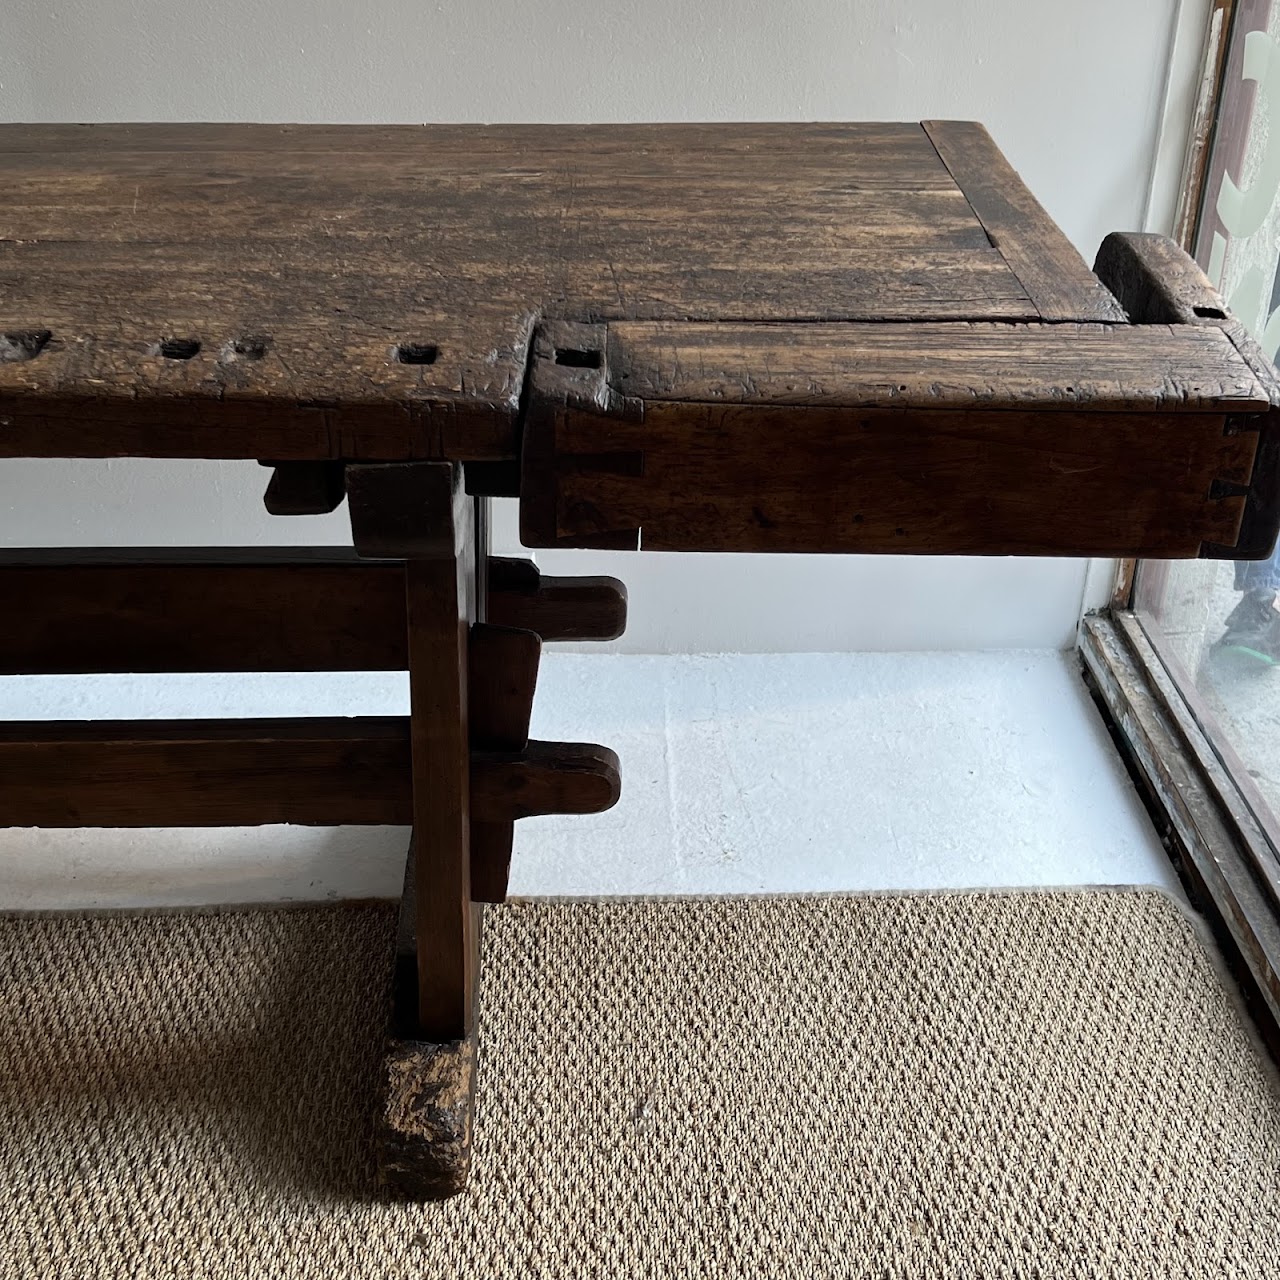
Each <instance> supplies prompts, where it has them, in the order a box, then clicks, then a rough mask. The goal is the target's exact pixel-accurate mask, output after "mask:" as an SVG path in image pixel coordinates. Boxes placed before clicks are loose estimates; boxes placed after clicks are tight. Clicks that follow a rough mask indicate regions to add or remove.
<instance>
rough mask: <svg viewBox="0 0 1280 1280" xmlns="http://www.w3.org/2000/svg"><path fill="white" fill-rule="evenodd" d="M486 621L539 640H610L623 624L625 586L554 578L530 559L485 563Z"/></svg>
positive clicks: (610, 581)
mask: <svg viewBox="0 0 1280 1280" xmlns="http://www.w3.org/2000/svg"><path fill="white" fill-rule="evenodd" d="M487 616H488V619H489V621H490V622H492V623H495V624H496V625H498V626H504V627H517V628H520V629H522V630H525V631H536V632H537V633H538V635H540V636H541V637H542V638H543V640H616V639H617V638H618V637H619V636H620V635H622V633H623V631H625V630H626V625H627V588H626V587H625V586H624V585H623V583H621V582H619V581H618V579H617V578H606V577H573V578H559V577H555V576H554V575H551V574H544V573H539V571H538V567H537V565H535V564H534V563H533V561H532V560H521V559H514V558H507V557H500V556H492V557H490V559H489V593H488V614H487Z"/></svg>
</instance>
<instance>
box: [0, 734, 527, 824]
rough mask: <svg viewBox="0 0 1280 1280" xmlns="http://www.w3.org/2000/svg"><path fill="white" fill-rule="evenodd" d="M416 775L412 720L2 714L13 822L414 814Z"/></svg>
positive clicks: (360, 819) (1, 807)
mask: <svg viewBox="0 0 1280 1280" xmlns="http://www.w3.org/2000/svg"><path fill="white" fill-rule="evenodd" d="M409 776H410V774H409V722H408V721H407V720H404V719H395V718H393V719H377V718H358V719H344V718H335V719H320V718H316V719H307V720H167V721H148V720H136V721H84V720H77V721H25V722H23V721H9V722H0V825H4V826H13V827H189V826H195V827H200V826H205V827H207V826H213V827H222V826H226V827H239V826H256V825H260V824H265V823H277V822H279V823H298V824H303V825H311V826H334V825H339V824H344V823H353V824H366V823H367V824H379V825H381V824H407V823H408V822H409V821H411V819H412V806H411V803H410V788H409V785H408V783H409ZM504 812H505V809H504Z"/></svg>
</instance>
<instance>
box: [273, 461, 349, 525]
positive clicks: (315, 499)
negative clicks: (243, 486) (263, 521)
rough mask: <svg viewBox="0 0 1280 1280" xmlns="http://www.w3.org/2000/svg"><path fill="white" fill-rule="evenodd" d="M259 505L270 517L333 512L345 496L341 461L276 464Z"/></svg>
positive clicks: (344, 479)
mask: <svg viewBox="0 0 1280 1280" xmlns="http://www.w3.org/2000/svg"><path fill="white" fill-rule="evenodd" d="M265 465H266V466H274V470H273V471H272V474H271V480H270V483H269V484H268V485H267V491H266V493H265V494H264V495H263V499H262V502H263V505H264V506H265V507H266V509H267V510H268V511H269V512H270V513H271V514H272V515H273V516H322V515H325V514H327V513H328V512H330V511H336V510H337V509H338V508H339V507H340V506H341V505H342V500H343V498H345V497H346V496H347V490H346V477H345V475H344V471H345V468H344V467H343V465H342V463H341V462H278V463H274V464H273V463H266V464H265Z"/></svg>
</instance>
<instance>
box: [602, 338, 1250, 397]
mask: <svg viewBox="0 0 1280 1280" xmlns="http://www.w3.org/2000/svg"><path fill="white" fill-rule="evenodd" d="M608 347H609V352H608V371H609V382H610V384H611V386H612V388H613V389H614V390H615V391H616V392H617V393H618V394H620V395H622V396H624V397H631V398H635V399H639V400H643V401H649V400H662V401H705V402H708V403H738V404H779V405H781V404H796V405H843V406H849V407H855V408H873V407H886V408H904V409H906V408H911V409H965V408H985V409H994V408H1017V409H1021V408H1028V407H1035V408H1036V409H1038V410H1056V409H1079V408H1085V407H1088V408H1091V409H1096V410H1100V411H1104V410H1105V411H1129V410H1142V409H1159V410H1162V411H1169V410H1171V411H1175V412H1180V411H1182V410H1204V409H1208V410H1216V411H1220V412H1247V411H1250V410H1255V409H1266V408H1267V407H1268V405H1269V403H1270V400H1269V397H1268V394H1267V391H1266V389H1265V388H1264V387H1263V386H1262V385H1261V383H1260V382H1259V380H1258V377H1257V375H1256V374H1255V373H1254V371H1253V369H1252V368H1250V366H1249V365H1248V364H1247V363H1246V362H1245V361H1244V360H1243V359H1242V358H1241V356H1240V353H1239V352H1238V351H1237V350H1236V348H1235V347H1234V346H1233V345H1232V343H1231V341H1230V340H1229V338H1227V337H1226V336H1224V335H1223V334H1222V332H1221V331H1220V330H1218V329H1217V328H1214V327H1207V328H1190V327H1187V326H1184V325H1178V324H1177V323H1169V322H1164V323H1154V322H1153V323H1144V324H1143V325H1132V326H1130V325H1125V326H1116V325H1100V324H1089V325H1077V324H985V323H978V324H924V323H922V324H911V325H896V324H843V325H825V324H809V325H768V324H765V325H733V324H715V325H708V324H626V323H620V324H612V325H610V326H609V328H608Z"/></svg>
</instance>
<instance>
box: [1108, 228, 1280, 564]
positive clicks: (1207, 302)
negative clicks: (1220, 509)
mask: <svg viewBox="0 0 1280 1280" xmlns="http://www.w3.org/2000/svg"><path fill="white" fill-rule="evenodd" d="M1094 270H1095V271H1096V272H1097V274H1098V276H1099V277H1100V278H1101V279H1103V280H1105V281H1107V283H1108V284H1109V285H1110V287H1111V288H1112V290H1113V291H1114V292H1115V294H1116V296H1117V297H1118V298H1119V299H1120V300H1121V301H1122V302H1123V304H1124V306H1125V309H1126V310H1127V311H1128V312H1129V315H1130V317H1131V318H1132V319H1133V320H1134V321H1135V322H1137V323H1138V324H1142V325H1162V324H1169V325H1182V326H1185V327H1186V329H1187V330H1188V331H1197V330H1198V331H1201V332H1203V331H1206V330H1208V331H1211V332H1213V333H1214V334H1215V335H1216V334H1218V333H1221V334H1222V335H1223V336H1224V337H1225V338H1226V340H1227V341H1229V342H1230V343H1231V344H1232V347H1233V349H1234V350H1235V351H1236V353H1237V354H1238V355H1239V357H1240V359H1241V361H1242V362H1243V363H1244V365H1245V366H1246V367H1247V368H1248V369H1249V372H1250V374H1251V375H1252V377H1253V379H1254V380H1255V382H1256V383H1257V386H1258V388H1259V389H1260V391H1261V392H1262V397H1263V398H1262V400H1261V402H1260V403H1258V404H1256V405H1254V406H1252V408H1251V410H1250V411H1247V412H1238V413H1233V414H1232V416H1231V418H1230V420H1229V425H1228V428H1227V429H1228V430H1229V431H1232V432H1234V433H1237V434H1240V435H1245V436H1247V435H1253V436H1255V437H1256V439H1257V448H1256V451H1255V455H1254V465H1253V470H1252V473H1251V475H1250V478H1249V481H1248V485H1247V491H1246V492H1245V493H1244V494H1243V495H1242V496H1243V497H1244V511H1243V513H1242V518H1241V526H1240V530H1239V532H1238V533H1237V535H1236V536H1235V538H1233V539H1231V540H1229V541H1222V540H1218V541H1216V542H1215V541H1214V540H1212V539H1209V540H1207V542H1206V545H1205V546H1204V547H1202V548H1201V554H1202V555H1205V556H1213V557H1225V558H1228V559H1237V560H1263V559H1266V558H1267V557H1268V556H1269V555H1270V554H1271V552H1272V549H1273V548H1274V546H1275V540H1276V530H1277V528H1278V527H1280V376H1277V373H1276V370H1275V367H1274V366H1273V365H1272V363H1271V361H1270V360H1268V359H1267V357H1266V355H1265V354H1264V353H1263V351H1262V348H1261V347H1259V346H1258V343H1257V342H1256V340H1255V339H1254V338H1253V336H1252V334H1250V333H1249V332H1248V330H1246V329H1245V327H1244V326H1243V325H1242V324H1241V323H1240V322H1239V321H1238V320H1237V319H1236V318H1235V317H1234V316H1232V315H1231V314H1230V312H1229V311H1228V310H1227V304H1226V303H1225V302H1224V301H1223V299H1222V296H1221V295H1220V294H1219V293H1218V291H1217V290H1216V289H1215V288H1214V287H1213V284H1212V283H1211V282H1210V280H1209V278H1208V276H1206V275H1205V274H1204V272H1203V271H1202V270H1201V269H1200V266H1199V265H1198V264H1197V263H1196V261H1195V260H1194V259H1193V258H1192V257H1191V255H1190V254H1188V253H1187V252H1186V251H1185V250H1184V249H1182V248H1181V247H1180V246H1179V245H1177V244H1175V243H1174V242H1173V241H1172V240H1170V239H1169V238H1168V237H1167V236H1159V235H1150V234H1139V233H1136V232H1134V233H1125V234H1121V233H1116V234H1112V235H1109V236H1108V237H1107V238H1106V239H1105V240H1104V241H1103V242H1102V246H1101V248H1100V249H1099V250H1098V258H1097V261H1096V262H1095V264H1094Z"/></svg>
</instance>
